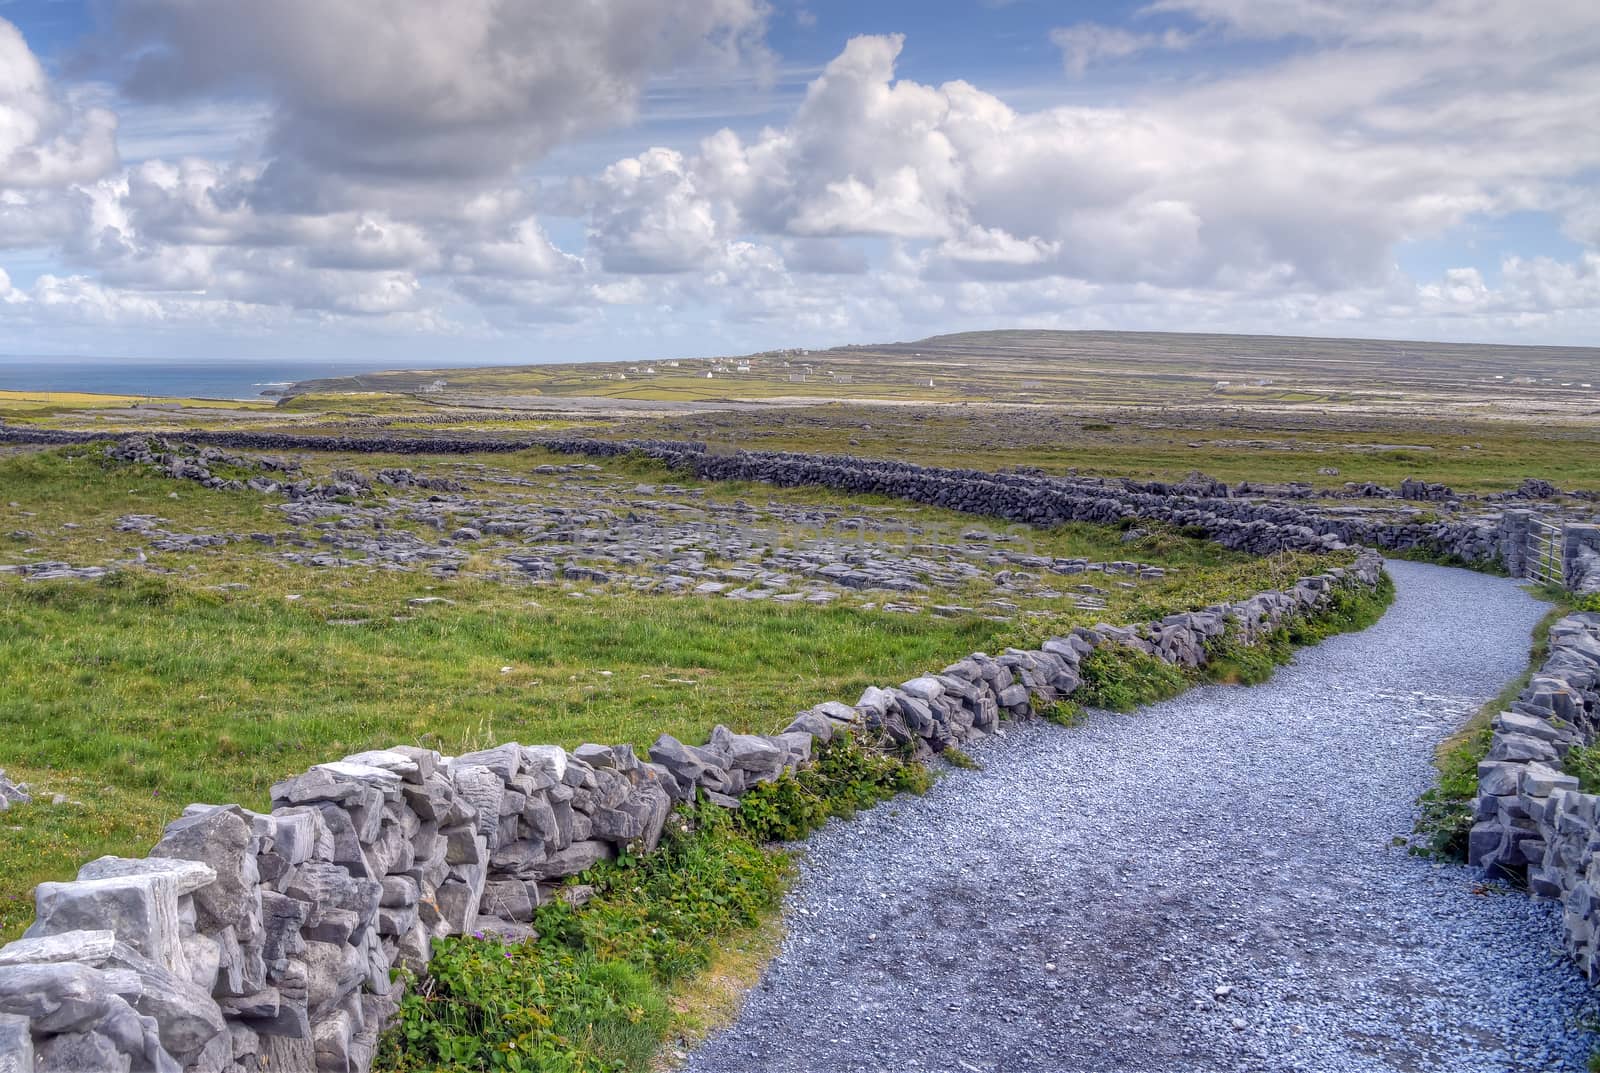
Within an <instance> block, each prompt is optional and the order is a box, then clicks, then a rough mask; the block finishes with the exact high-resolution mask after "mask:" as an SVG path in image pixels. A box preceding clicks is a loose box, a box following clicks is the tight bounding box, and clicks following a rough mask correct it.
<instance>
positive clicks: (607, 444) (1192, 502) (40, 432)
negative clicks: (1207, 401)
mask: <svg viewBox="0 0 1600 1073" xmlns="http://www.w3.org/2000/svg"><path fill="white" fill-rule="evenodd" d="M106 438H107V437H106V436H105V435H104V434H97V433H89V432H66V431H59V430H52V429H24V428H4V427H0V443H46V444H81V443H89V442H94V441H96V440H104V439H106ZM148 438H149V436H148V434H146V435H142V436H140V437H133V439H148ZM175 438H178V439H181V440H183V441H184V442H187V443H195V444H201V445H206V446H210V447H216V448H227V449H231V450H252V451H338V452H346V453H358V454H368V453H385V454H400V455H414V454H481V453H496V452H501V453H504V452H512V451H521V450H528V449H532V448H539V449H543V450H547V451H554V452H558V453H562V454H577V455H586V456H589V457H592V458H613V457H617V456H621V455H631V454H637V455H641V456H644V457H648V458H650V459H653V460H655V461H657V462H662V463H665V464H667V465H670V466H673V467H676V468H678V469H681V470H683V471H685V472H688V473H692V474H693V475H694V476H696V477H699V478H702V479H706V480H747V481H764V482H767V483H770V484H776V485H781V486H791V487H792V486H800V485H809V486H813V487H821V488H829V489H833V490H836V491H842V492H848V493H853V494H854V493H870V494H877V495H886V496H893V497H896V498H900V499H906V500H909V501H912V502H916V503H923V504H927V505H929V506H937V507H944V508H947V509H950V510H958V511H964V512H967V513H972V514H983V515H988V516H991V517H996V518H1003V519H1005V520H1007V521H1013V522H1023V523H1027V524H1031V525H1056V524H1060V523H1062V522H1073V521H1077V522H1094V523H1099V524H1113V525H1114V524H1117V523H1120V522H1130V521H1137V520H1140V519H1147V520H1151V521H1160V522H1166V523H1168V524H1171V525H1176V526H1189V527H1194V528H1196V529H1199V530H1203V531H1204V532H1205V533H1206V535H1207V536H1209V537H1210V538H1211V539H1213V540H1216V541H1217V542H1218V543H1220V544H1222V545H1224V546H1225V547H1228V548H1233V549H1235V550H1239V551H1247V552H1253V553H1256V554H1266V553H1270V552H1276V551H1283V550H1300V551H1328V550H1336V549H1340V548H1345V547H1352V546H1362V547H1371V548H1382V549H1385V550H1388V551H1395V552H1412V551H1422V552H1426V553H1428V554H1430V555H1436V556H1444V557H1448V558H1450V559H1453V560H1457V561H1460V562H1462V563H1467V564H1480V565H1481V564H1494V565H1497V566H1500V567H1503V568H1505V569H1507V570H1508V572H1510V573H1512V574H1513V575H1516V574H1518V573H1519V570H1520V567H1521V564H1522V562H1523V560H1524V557H1525V553H1526V539H1527V530H1528V523H1527V512H1526V511H1520V512H1519V511H1516V510H1492V511H1487V512H1481V513H1478V514H1475V515H1454V516H1451V517H1448V518H1427V517H1425V516H1423V515H1420V514H1418V513H1417V512H1406V511H1398V512H1397V511H1395V510H1393V509H1391V508H1389V507H1372V506H1355V505H1351V506H1332V507H1330V506H1317V505H1312V504H1303V503H1300V502H1299V501H1297V500H1284V499H1278V498H1274V497H1266V498H1256V497H1251V496H1248V495H1239V494H1235V492H1234V491H1233V490H1231V489H1229V488H1228V486H1226V485H1223V484H1221V483H1220V482H1210V483H1205V482H1200V483H1194V484H1186V483H1177V484H1162V483H1160V482H1141V481H1135V480H1122V479H1108V478H1090V477H1049V476H1044V475H1041V474H1028V473H990V472H986V471H983V470H972V469H954V468H950V467H941V466H922V465H917V464H915V463H911V462H896V461H887V460H882V459H871V458H857V457H854V456H851V455H815V454H801V453H794V452H781V451H732V452H722V451H713V450H710V449H708V448H707V445H706V444H704V443H699V442H693V441H673V440H601V439H594V438H590V437H566V436H540V437H517V438H486V437H463V436H452V435H435V436H415V435H413V436H403V435H397V434H394V433H385V434H369V435H335V436H319V435H308V434H303V433H286V432H249V431H237V432H232V431H230V432H218V431H201V430H193V431H184V432H183V433H181V434H178V435H177V436H176V437H175ZM215 481H216V484H217V485H218V486H222V485H225V484H226V483H227V482H226V481H224V480H222V479H220V478H216V479H215ZM1413 483H1414V484H1417V483H1420V482H1413ZM1422 487H1423V488H1424V489H1427V488H1436V487H1440V486H1435V485H1425V484H1423V485H1422ZM1411 491H1413V492H1415V491H1416V489H1415V488H1414V487H1413V488H1412V489H1411ZM1517 515H1520V519H1519V518H1518V517H1517Z"/></svg>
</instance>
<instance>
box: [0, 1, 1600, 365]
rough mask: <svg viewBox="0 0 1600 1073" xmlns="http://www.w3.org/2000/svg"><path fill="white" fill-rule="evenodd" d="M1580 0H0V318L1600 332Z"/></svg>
mask: <svg viewBox="0 0 1600 1073" xmlns="http://www.w3.org/2000/svg"><path fill="white" fill-rule="evenodd" d="M1496 7H1500V8H1501V10H1498V11H1497V10H1495V8H1496ZM1590 7H1591V6H1590V5H1574V4H1571V3H1567V2H1564V0H1530V2H1529V3H1527V4H1524V5H1519V7H1518V8H1517V10H1516V11H1515V12H1511V13H1509V14H1508V13H1507V10H1506V9H1504V7H1503V5H1484V4H1481V3H1476V2H1473V0H1156V2H1154V3H1139V4H1116V3H1082V4H1064V3H1043V2H1032V0H1012V2H1000V0H988V2H983V0H944V2H939V3H912V2H906V0H888V2H877V3H872V4H861V3H859V2H858V3H844V2H824V0H805V2H803V3H793V2H789V0H781V2H780V0H773V2H771V3H764V2H762V0H593V2H592V3H589V4H586V5H584V6H582V7H581V8H578V9H574V6H573V5H566V4H555V3H550V4H541V3H520V4H506V3H502V2H501V0H457V2H456V3H454V4H452V5H447V6H446V5H438V4H435V3H431V2H428V0H339V2H337V3H328V2H326V0H275V2H274V3H273V4H270V5H263V4H259V3H254V2H250V0H211V2H209V3H206V4H192V3H187V2H184V0H120V2H117V3H111V2H110V0H106V2H104V3H84V2H81V0H10V2H0V353H5V352H11V353H33V354H52V353H56V354H94V355H106V356H163V355H170V356H174V357H207V358H228V357H238V358H263V357H278V356H289V355H293V356H299V357H315V358H335V359H352V360H354V359H362V360H395V361H400V360H404V361H408V362H416V361H421V362H426V361H430V360H440V361H443V360H446V359H448V360H451V361H461V360H483V361H537V360H560V359H573V358H585V357H593V358H635V357H650V356H667V355H683V354H699V353H708V352H711V353H730V352H744V351H749V350H755V349H762V348H767V347H774V346H789V345H801V346H825V345H833V344H837V343H843V342H861V341H870V340H882V339H889V338H901V339H904V338H917V337H921V336H925V335H930V334H934V333H937V332H941V331H950V330H965V329H970V328H980V327H1007V326H1028V327H1061V328H1107V327H1110V328H1128V329H1162V330H1178V331H1183V330H1203V331H1218V330H1235V331H1256V332H1284V333H1294V334H1316V335H1357V336H1380V337H1401V338H1446V339H1463V340H1480V341H1503V342H1548V343H1580V344H1594V343H1600V198H1596V197H1595V194H1596V190H1597V186H1600V183H1597V181H1596V176H1597V175H1600V125H1597V124H1595V123H1594V122H1593V118H1592V117H1593V116H1594V115H1596V114H1600V65H1597V64H1595V63H1594V62H1593V56H1594V55H1597V54H1600V9H1595V10H1589V8H1590ZM575 10H576V13H575Z"/></svg>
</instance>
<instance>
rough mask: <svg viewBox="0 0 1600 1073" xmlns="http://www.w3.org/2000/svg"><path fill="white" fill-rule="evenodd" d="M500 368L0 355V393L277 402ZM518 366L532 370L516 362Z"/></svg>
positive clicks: (353, 361) (433, 363) (452, 364)
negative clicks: (330, 384)
mask: <svg viewBox="0 0 1600 1073" xmlns="http://www.w3.org/2000/svg"><path fill="white" fill-rule="evenodd" d="M495 364H513V363H509V362H507V363H498V362H484V361H473V362H450V361H448V360H447V361H430V362H418V361H406V360H403V359H401V360H389V361H382V360H361V359H348V360H307V359H304V358H285V359H272V358H260V359H257V358H251V359H224V358H95V357H48V356H35V355H20V354H0V391H34V392H47V393H48V392H54V391H60V392H87V393H91V394H97V395H145V396H150V397H152V398H156V397H162V398H201V399H227V400H234V401H242V402H253V401H259V400H261V399H264V398H273V397H275V396H276V394H277V393H281V392H282V391H283V390H285V389H286V388H288V387H289V386H290V385H292V384H296V383H299V382H301V381H303V380H319V379H325V378H328V377H337V376H360V375H363V374H370V373H378V372H385V371H388V370H392V369H448V368H476V367H480V366H486V365H495ZM514 364H529V363H525V362H517V363H514Z"/></svg>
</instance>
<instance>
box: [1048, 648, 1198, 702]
mask: <svg viewBox="0 0 1600 1073" xmlns="http://www.w3.org/2000/svg"><path fill="white" fill-rule="evenodd" d="M1078 675H1079V677H1081V678H1082V679H1083V684H1082V685H1080V686H1079V687H1078V689H1077V691H1076V693H1075V694H1074V697H1073V699H1074V700H1075V701H1077V702H1078V703H1079V704H1082V705H1084V706H1086V707H1090V708H1110V709H1111V710H1112V711H1114V712H1127V711H1132V710H1133V709H1134V708H1137V707H1139V705H1141V704H1152V703H1154V702H1156V701H1158V700H1166V699H1167V698H1168V697H1175V696H1177V695H1178V694H1179V693H1182V692H1183V691H1184V690H1185V689H1186V688H1188V686H1189V684H1190V683H1189V680H1188V679H1187V678H1185V677H1184V674H1183V672H1182V671H1180V670H1178V669H1177V668H1176V667H1173V666H1171V665H1169V664H1167V663H1163V662H1162V661H1161V660H1159V659H1157V658H1156V657H1155V656H1152V655H1150V654H1149V653H1146V652H1141V651H1139V650H1138V649H1137V648H1129V647H1128V646H1126V645H1101V646H1100V647H1099V648H1097V649H1095V650H1094V651H1093V652H1091V653H1089V654H1088V655H1087V656H1085V657H1083V660H1082V661H1081V662H1080V663H1079V664H1078Z"/></svg>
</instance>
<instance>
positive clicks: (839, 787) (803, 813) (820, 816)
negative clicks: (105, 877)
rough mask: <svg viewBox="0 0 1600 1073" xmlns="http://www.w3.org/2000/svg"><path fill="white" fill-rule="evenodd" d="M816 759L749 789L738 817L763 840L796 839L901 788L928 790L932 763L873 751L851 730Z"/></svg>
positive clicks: (819, 750) (735, 820) (744, 828)
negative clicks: (929, 766) (853, 734)
mask: <svg viewBox="0 0 1600 1073" xmlns="http://www.w3.org/2000/svg"><path fill="white" fill-rule="evenodd" d="M813 759H814V760H815V763H813V764H812V765H811V766H809V767H807V768H804V769H802V770H801V771H799V772H789V773H785V774H784V775H782V776H781V777H779V778H778V779H777V780H776V781H775V782H769V783H763V784H762V785H760V786H757V787H754V788H753V789H751V790H748V791H746V792H745V795H744V796H743V797H742V798H740V799H739V807H738V809H737V810H735V811H734V813H733V823H734V825H735V826H736V827H738V829H739V830H740V831H742V832H744V833H745V834H746V835H748V836H750V837H751V838H753V839H755V840H756V841H757V842H793V841H796V840H798V839H801V838H804V837H805V836H806V835H808V834H810V833H811V832H812V831H815V830H816V829H817V828H818V827H821V826H822V825H823V824H825V823H827V822H828V821H829V820H830V819H832V818H833V817H835V816H839V817H849V816H853V815H855V813H856V812H857V811H858V810H859V809H864V808H871V807H872V806H873V805H876V804H877V803H878V802H880V801H883V800H885V799H887V798H890V797H893V796H894V795H895V794H897V793H900V792H901V791H905V790H909V791H910V792H912V793H917V794H920V793H923V792H924V791H926V790H927V788H928V786H929V785H930V784H931V781H932V778H931V776H930V775H929V774H928V770H927V768H925V767H923V766H922V765H921V764H916V763H911V762H909V761H905V760H901V759H899V758H897V757H891V756H883V755H881V754H878V753H874V752H869V751H867V750H865V749H863V748H861V746H860V745H859V744H857V742H856V741H855V739H854V738H853V737H852V736H850V735H849V734H839V735H836V736H835V737H834V738H833V739H832V740H831V741H827V742H824V743H822V744H821V745H820V746H818V747H817V750H816V753H815V754H814V757H813Z"/></svg>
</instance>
